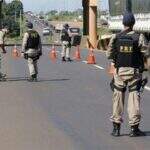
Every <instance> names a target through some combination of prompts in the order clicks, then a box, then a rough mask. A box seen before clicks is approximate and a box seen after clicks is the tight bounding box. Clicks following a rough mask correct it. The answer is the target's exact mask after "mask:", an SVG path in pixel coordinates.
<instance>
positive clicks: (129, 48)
mask: <svg viewBox="0 0 150 150" xmlns="http://www.w3.org/2000/svg"><path fill="white" fill-rule="evenodd" d="M120 52H122V53H132V52H133V47H132V46H120Z"/></svg>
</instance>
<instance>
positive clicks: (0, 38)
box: [0, 29, 8, 81]
mask: <svg viewBox="0 0 150 150" xmlns="http://www.w3.org/2000/svg"><path fill="white" fill-rule="evenodd" d="M7 33H8V30H7V29H0V48H1V50H2V53H3V54H6V50H5V43H4V41H5V40H4V39H5V35H6V34H7ZM1 63H2V56H1V54H0V81H1V80H4V79H5V77H6V74H3V73H2V72H1V69H2V68H1V67H2V66H1Z"/></svg>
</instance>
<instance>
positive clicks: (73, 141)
mask: <svg viewBox="0 0 150 150" xmlns="http://www.w3.org/2000/svg"><path fill="white" fill-rule="evenodd" d="M38 31H40V33H41V28H38ZM18 48H19V49H20V47H18ZM11 49H12V47H7V50H8V53H7V55H6V57H4V58H3V71H5V72H6V73H7V74H8V80H7V82H0V96H1V98H0V147H1V149H2V150H10V149H11V150H41V149H42V150H127V149H128V150H149V147H150V143H149V141H150V111H149V106H150V100H149V97H150V83H148V84H147V87H146V89H145V91H144V94H142V100H141V108H142V115H143V118H142V123H141V129H142V130H143V131H145V132H146V134H147V136H146V137H138V138H129V136H128V133H129V127H128V120H127V119H128V117H127V113H126V111H125V114H124V124H123V125H122V129H121V137H119V138H114V137H112V136H110V132H111V130H112V124H111V122H110V121H109V117H110V115H111V109H112V100H111V96H112V92H111V90H110V88H109V82H110V77H109V76H108V74H107V65H108V61H107V60H106V57H105V53H104V52H97V51H96V52H95V57H96V62H97V64H96V65H87V64H86V58H87V54H88V51H87V50H81V57H82V60H81V61H75V60H74V61H73V62H71V63H62V62H61V60H60V51H61V47H56V50H57V55H58V59H57V61H56V62H52V61H51V60H50V59H49V56H48V54H49V51H50V49H51V47H46V46H44V47H43V56H42V57H41V59H40V61H39V65H38V66H39V77H38V82H35V83H30V82H28V81H27V80H26V79H27V77H28V76H29V73H28V67H27V62H26V61H25V60H24V59H23V58H18V59H14V58H13V57H12V55H11ZM73 54H74V50H72V57H73ZM126 103H127V101H126ZM125 110H126V109H125Z"/></svg>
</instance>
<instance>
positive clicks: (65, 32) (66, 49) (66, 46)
mask: <svg viewBox="0 0 150 150" xmlns="http://www.w3.org/2000/svg"><path fill="white" fill-rule="evenodd" d="M61 43H62V52H61V56H62V61H69V62H71V61H72V60H71V59H70V51H71V36H70V32H69V25H68V24H64V26H63V29H62V31H61Z"/></svg>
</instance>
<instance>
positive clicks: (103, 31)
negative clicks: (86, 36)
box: [97, 27, 111, 35]
mask: <svg viewBox="0 0 150 150" xmlns="http://www.w3.org/2000/svg"><path fill="white" fill-rule="evenodd" d="M97 34H98V35H105V34H111V31H110V30H109V29H108V28H107V27H100V28H98V29H97Z"/></svg>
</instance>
